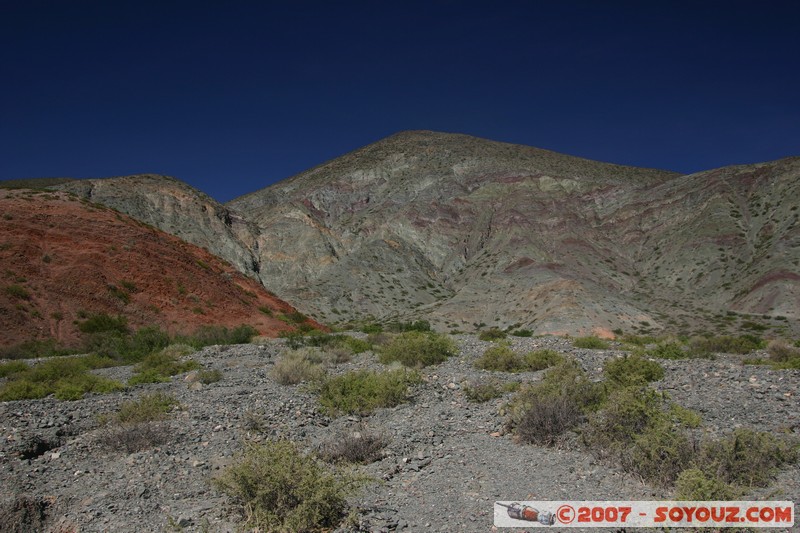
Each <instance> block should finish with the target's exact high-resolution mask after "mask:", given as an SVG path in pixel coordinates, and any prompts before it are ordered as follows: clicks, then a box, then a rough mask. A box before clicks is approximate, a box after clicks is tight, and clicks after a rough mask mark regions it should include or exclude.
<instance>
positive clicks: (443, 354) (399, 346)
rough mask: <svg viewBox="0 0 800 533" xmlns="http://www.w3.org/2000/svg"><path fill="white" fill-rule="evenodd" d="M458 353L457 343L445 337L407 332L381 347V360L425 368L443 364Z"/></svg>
mask: <svg viewBox="0 0 800 533" xmlns="http://www.w3.org/2000/svg"><path fill="white" fill-rule="evenodd" d="M456 351H457V349H456V345H455V343H454V342H453V341H452V340H450V339H449V338H447V337H445V336H444V335H439V334H438V333H433V332H430V333H423V332H419V331H407V332H405V333H401V334H399V335H397V336H396V337H394V338H393V339H392V340H391V341H390V342H389V343H388V344H386V345H385V346H383V347H381V349H380V354H379V359H380V361H381V362H382V363H391V362H393V361H398V362H400V363H402V364H403V365H405V366H409V367H425V366H429V365H434V364H437V363H441V362H443V361H444V360H445V359H447V358H448V357H450V356H452V355H455V354H456Z"/></svg>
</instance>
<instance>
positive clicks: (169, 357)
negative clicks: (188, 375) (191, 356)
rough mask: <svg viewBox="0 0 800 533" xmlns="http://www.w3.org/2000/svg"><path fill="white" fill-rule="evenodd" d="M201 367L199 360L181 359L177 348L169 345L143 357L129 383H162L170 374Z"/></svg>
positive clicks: (167, 379)
mask: <svg viewBox="0 0 800 533" xmlns="http://www.w3.org/2000/svg"><path fill="white" fill-rule="evenodd" d="M198 368H200V364H199V363H198V362H197V361H192V360H189V361H181V360H180V356H178V355H176V352H175V349H174V348H172V349H170V348H169V347H167V348H165V349H164V350H161V351H160V352H154V353H151V354H149V355H147V356H145V358H144V359H142V360H141V361H140V362H139V363H138V364H137V365H136V366H135V367H134V372H136V374H134V375H133V376H132V377H131V378H130V379H129V380H128V384H129V385H139V384H142V383H161V382H165V381H169V378H170V376H174V375H176V374H182V373H183V372H189V371H190V370H196V369H198Z"/></svg>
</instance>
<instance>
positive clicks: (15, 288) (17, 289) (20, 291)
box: [5, 285, 31, 300]
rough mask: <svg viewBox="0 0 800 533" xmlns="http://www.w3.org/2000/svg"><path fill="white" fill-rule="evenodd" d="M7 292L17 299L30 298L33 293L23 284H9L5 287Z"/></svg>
mask: <svg viewBox="0 0 800 533" xmlns="http://www.w3.org/2000/svg"><path fill="white" fill-rule="evenodd" d="M5 291H6V294H8V295H9V296H11V297H12V298H14V299H16V300H30V299H31V293H30V292H28V290H27V289H26V288H25V287H22V286H21V285H8V286H7V287H6V289H5Z"/></svg>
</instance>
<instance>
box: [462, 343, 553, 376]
mask: <svg viewBox="0 0 800 533" xmlns="http://www.w3.org/2000/svg"><path fill="white" fill-rule="evenodd" d="M562 361H563V357H562V356H561V355H560V354H559V353H558V352H556V351H554V350H536V351H533V352H530V353H528V354H526V355H524V356H520V355H518V354H517V353H515V352H514V351H513V350H512V349H511V345H510V344H509V343H507V342H501V343H498V344H497V345H495V346H491V347H490V348H487V350H486V351H485V352H484V353H483V355H482V356H481V357H480V358H479V359H478V360H476V361H475V367H476V368H482V369H484V370H492V371H496V372H536V371H538V370H544V369H545V368H548V367H551V366H553V365H556V364H558V363H560V362H562Z"/></svg>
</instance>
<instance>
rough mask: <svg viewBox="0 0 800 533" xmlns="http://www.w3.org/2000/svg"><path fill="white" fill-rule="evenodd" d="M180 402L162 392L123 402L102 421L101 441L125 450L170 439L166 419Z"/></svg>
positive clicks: (129, 451)
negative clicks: (113, 412)
mask: <svg viewBox="0 0 800 533" xmlns="http://www.w3.org/2000/svg"><path fill="white" fill-rule="evenodd" d="M178 405H179V404H178V402H177V400H175V398H173V397H172V396H169V395H166V394H163V393H160V392H156V393H153V394H146V395H144V396H142V397H140V398H139V399H138V400H131V401H127V402H123V403H122V405H120V407H119V410H118V411H117V412H116V413H115V414H113V415H110V416H106V417H104V418H103V419H102V420H101V422H103V423H105V425H106V427H105V428H104V429H103V430H102V432H101V434H100V439H99V441H100V443H101V444H102V445H104V446H106V447H108V448H111V449H114V450H120V451H124V452H126V453H134V452H138V451H142V450H146V449H148V448H151V447H153V446H159V445H161V444H164V443H166V442H169V440H170V439H171V432H170V430H169V427H168V426H167V425H166V424H165V423H164V422H163V421H164V420H166V419H167V418H168V417H169V413H170V411H171V410H172V409H173V408H174V407H176V406H178Z"/></svg>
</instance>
